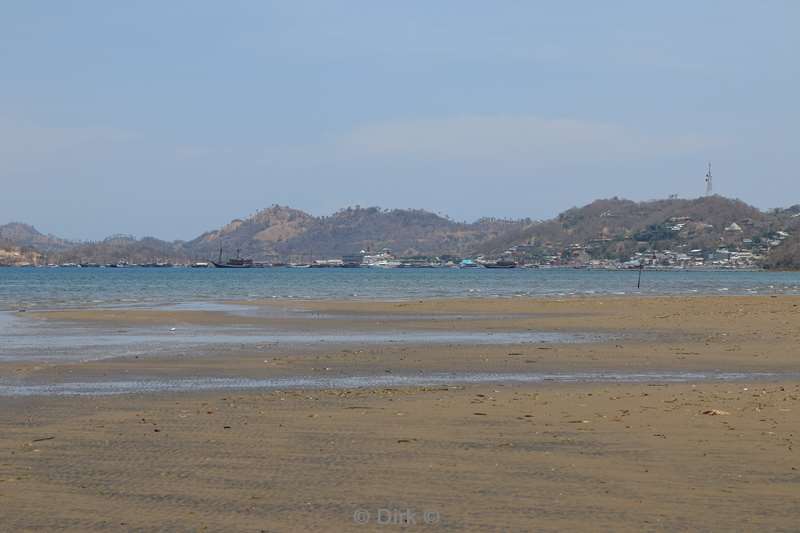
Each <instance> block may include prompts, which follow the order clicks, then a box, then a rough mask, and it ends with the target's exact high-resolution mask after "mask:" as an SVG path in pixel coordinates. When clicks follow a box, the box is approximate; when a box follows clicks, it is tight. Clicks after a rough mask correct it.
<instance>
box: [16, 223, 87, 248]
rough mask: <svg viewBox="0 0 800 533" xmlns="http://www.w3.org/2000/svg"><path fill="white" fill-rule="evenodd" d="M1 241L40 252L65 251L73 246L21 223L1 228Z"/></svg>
mask: <svg viewBox="0 0 800 533" xmlns="http://www.w3.org/2000/svg"><path fill="white" fill-rule="evenodd" d="M0 241H2V242H5V243H7V244H8V243H10V244H12V245H14V246H20V247H30V248H35V249H36V250H38V251H40V252H50V251H57V250H65V249H67V248H69V247H70V246H72V244H73V243H71V242H69V241H67V240H64V239H60V238H58V237H54V236H53V235H44V234H42V233H40V232H39V231H38V230H37V229H36V228H34V227H33V226H31V225H28V224H23V223H21V222H11V223H9V224H5V225H3V226H0Z"/></svg>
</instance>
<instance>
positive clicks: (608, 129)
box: [336, 116, 721, 164]
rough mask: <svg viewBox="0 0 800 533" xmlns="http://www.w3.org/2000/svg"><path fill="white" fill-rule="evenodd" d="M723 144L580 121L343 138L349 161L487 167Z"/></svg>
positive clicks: (468, 119) (425, 128)
mask: <svg viewBox="0 0 800 533" xmlns="http://www.w3.org/2000/svg"><path fill="white" fill-rule="evenodd" d="M720 143H721V140H719V139H711V138H706V137H703V136H700V135H696V134H692V133H685V134H677V135H672V134H664V135H656V134H651V133H645V132H643V131H640V130H638V129H635V128H631V127H628V126H623V125H619V124H608V123H601V122H591V121H583V120H575V119H544V118H539V117H530V116H523V117H513V116H463V117H452V118H434V119H420V120H405V121H395V122H385V123H378V124H370V125H365V126H361V127H358V128H356V129H354V130H353V131H351V132H350V133H348V134H345V135H343V136H342V137H340V138H339V139H338V140H337V142H336V144H337V149H338V151H339V153H340V154H341V155H343V156H345V157H348V158H364V157H366V158H382V159H383V158H385V159H393V158H402V159H420V160H439V161H466V162H488V163H497V164H505V163H517V164H524V163H535V164H543V163H544V164H552V163H558V162H566V161H573V162H578V163H586V162H592V161H596V162H609V161H617V160H625V161H630V160H641V159H649V158H654V157H664V156H680V155H686V154H687V153H695V152H698V153H699V152H702V151H703V150H706V149H707V148H708V147H709V146H712V145H718V144H720Z"/></svg>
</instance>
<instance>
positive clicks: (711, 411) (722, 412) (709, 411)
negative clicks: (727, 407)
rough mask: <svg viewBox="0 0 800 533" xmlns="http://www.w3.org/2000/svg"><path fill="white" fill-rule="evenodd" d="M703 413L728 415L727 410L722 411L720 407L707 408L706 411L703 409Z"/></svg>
mask: <svg viewBox="0 0 800 533" xmlns="http://www.w3.org/2000/svg"><path fill="white" fill-rule="evenodd" d="M703 414H704V415H710V416H720V415H729V414H730V413H729V412H728V411H723V410H722V409H709V410H707V411H703Z"/></svg>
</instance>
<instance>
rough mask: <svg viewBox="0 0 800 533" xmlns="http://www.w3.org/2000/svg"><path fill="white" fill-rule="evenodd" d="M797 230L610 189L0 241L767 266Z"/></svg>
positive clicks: (82, 249)
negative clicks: (735, 253)
mask: <svg viewBox="0 0 800 533" xmlns="http://www.w3.org/2000/svg"><path fill="white" fill-rule="evenodd" d="M798 238H800V205H795V206H792V207H789V208H787V209H775V210H770V211H761V210H759V209H757V208H755V207H753V206H750V205H748V204H746V203H744V202H742V201H740V200H734V199H729V198H724V197H721V196H710V197H703V198H697V199H688V200H684V199H668V200H653V201H647V202H634V201H631V200H625V199H620V198H609V199H603V200H596V201H594V202H592V203H590V204H588V205H585V206H583V207H574V208H572V209H568V210H566V211H564V212H563V213H561V214H560V215H558V216H557V217H555V218H553V219H549V220H540V221H533V220H530V219H521V220H500V219H493V218H484V219H480V220H478V221H475V222H470V223H467V222H457V221H454V220H451V219H449V218H447V217H444V216H441V215H438V214H434V213H431V212H429V211H424V210H420V209H381V208H378V207H367V208H362V207H358V206H356V207H349V208H346V209H342V210H340V211H338V212H336V213H334V214H332V215H330V216H320V217H315V216H313V215H310V214H308V213H305V212H303V211H300V210H298V209H292V208H290V207H284V206H278V205H273V206H271V207H269V208H267V209H264V210H262V211H259V212H257V213H255V214H254V215H251V216H249V217H246V218H242V219H235V220H233V221H231V222H230V223H228V224H226V225H225V226H223V227H221V228H219V229H215V230H211V231H207V232H205V233H203V234H202V235H200V236H198V237H197V238H195V239H192V240H190V241H175V242H167V241H162V240H159V239H156V238H154V237H145V238H143V239H135V238H133V237H131V236H124V235H123V236H113V237H109V238H107V239H105V240H103V241H99V242H89V243H74V242H70V241H66V240H64V239H59V238H58V237H54V236H52V235H43V234H41V233H40V232H38V231H37V230H36V229H35V228H33V227H32V226H29V225H26V224H21V223H12V224H7V225H5V226H0V251H2V250H6V252H7V253H6V255H5V256H4V257H6V259H5V261H6V262H12V263H13V262H16V263H19V262H43V261H49V262H96V263H111V262H117V261H123V260H124V261H129V262H132V263H147V262H154V261H170V262H179V263H186V262H190V261H193V260H206V259H215V258H216V257H217V256H218V255H219V252H220V248H221V249H222V251H223V256H225V257H230V256H233V255H235V254H236V251H237V250H240V253H241V255H242V257H250V258H253V259H256V260H267V261H270V260H271V261H278V260H282V261H287V260H289V261H292V260H293V261H308V260H310V259H311V258H312V257H313V258H315V259H320V258H335V257H340V256H341V255H344V254H350V253H355V252H358V251H360V250H373V251H377V250H381V249H383V248H390V249H391V250H392V251H393V252H394V253H395V254H397V255H400V256H414V255H427V256H434V255H444V254H449V255H455V256H461V257H470V256H476V255H486V256H499V255H500V254H502V253H503V252H504V251H506V250H508V249H510V248H512V247H519V246H520V245H525V246H524V249H525V250H526V251H527V252H528V253H529V254H530V255H531V256H537V255H541V256H546V255H550V256H552V255H558V254H568V253H570V251H571V250H574V249H576V248H578V249H580V250H581V253H586V254H588V256H590V257H591V258H608V259H625V258H627V257H630V255H631V254H632V253H633V252H636V251H643V250H667V249H669V250H673V251H689V250H692V249H701V250H715V249H717V248H720V247H726V246H728V247H740V246H742V245H743V244H746V246H744V247H745V248H747V247H750V248H758V247H759V243H765V244H764V246H761V248H762V249H768V250H770V256H769V257H768V258H767V260H766V262H765V264H766V265H767V266H769V267H772V268H800V244H799V243H798ZM9 254H10V255H9ZM9 258H12V259H13V258H16V259H15V260H13V261H12V259H9ZM3 261H4V260H3V259H2V257H0V263H2V262H3Z"/></svg>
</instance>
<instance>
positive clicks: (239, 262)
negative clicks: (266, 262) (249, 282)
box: [209, 248, 255, 268]
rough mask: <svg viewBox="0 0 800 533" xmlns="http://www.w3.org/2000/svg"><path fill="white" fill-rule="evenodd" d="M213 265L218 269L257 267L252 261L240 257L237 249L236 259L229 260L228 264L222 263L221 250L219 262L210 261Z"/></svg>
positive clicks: (220, 250) (220, 251)
mask: <svg viewBox="0 0 800 533" xmlns="http://www.w3.org/2000/svg"><path fill="white" fill-rule="evenodd" d="M209 262H210V263H211V264H212V265H214V266H215V267H216V268H253V267H254V266H255V265H254V264H253V260H252V259H242V258H241V257H239V249H238V248H237V249H236V257H232V258H230V259H228V260H227V261H226V262H224V263H223V262H222V248H220V249H219V261H209Z"/></svg>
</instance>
